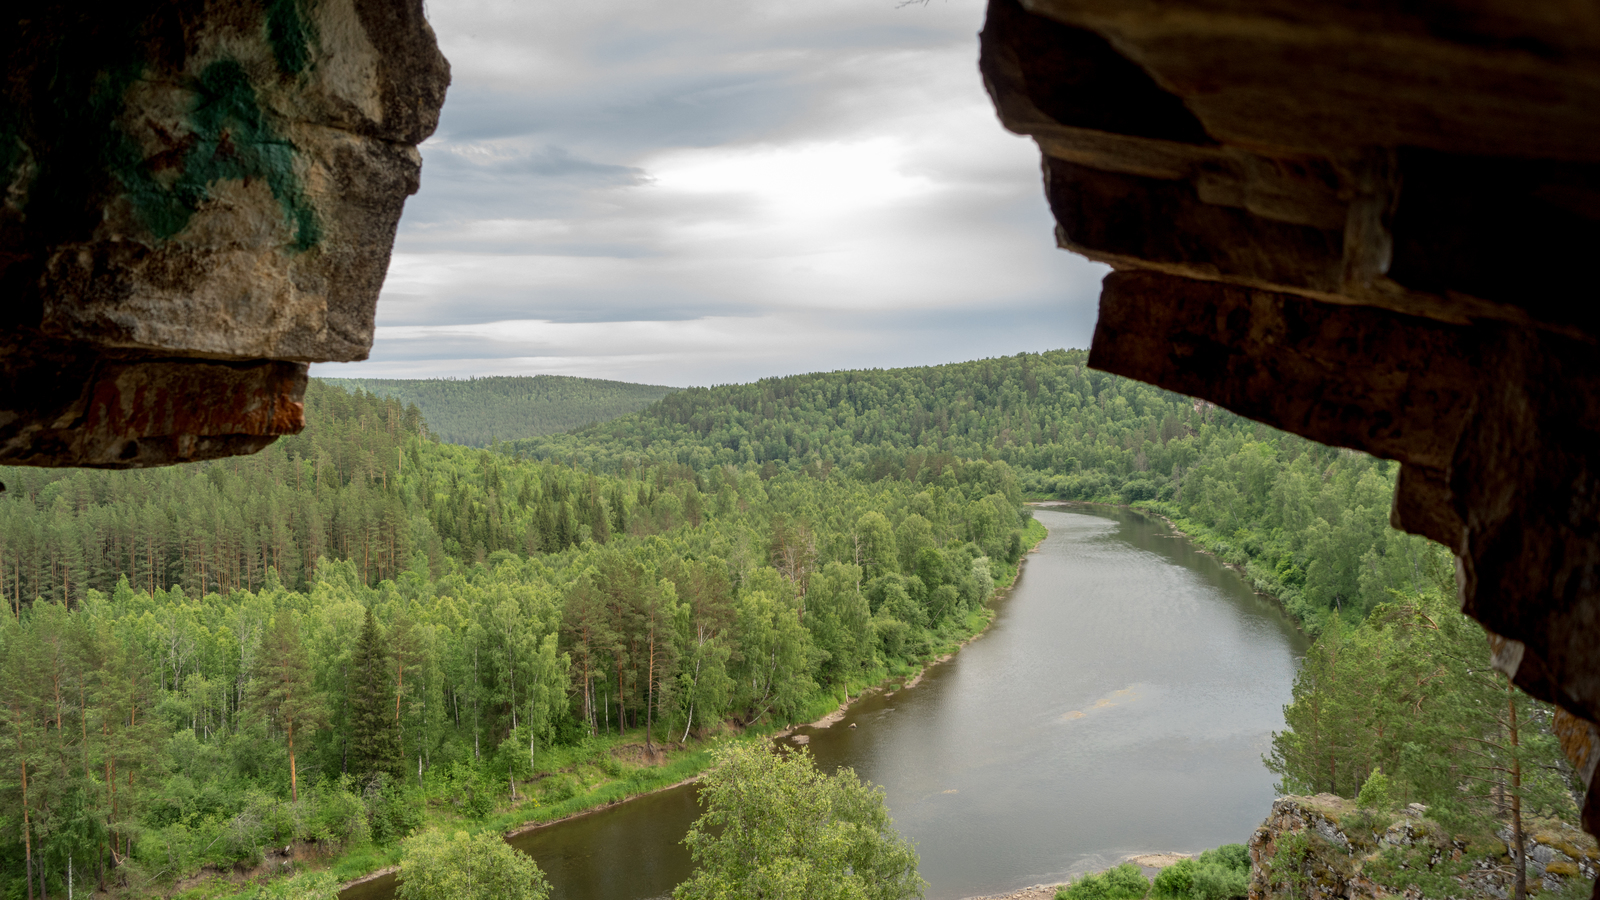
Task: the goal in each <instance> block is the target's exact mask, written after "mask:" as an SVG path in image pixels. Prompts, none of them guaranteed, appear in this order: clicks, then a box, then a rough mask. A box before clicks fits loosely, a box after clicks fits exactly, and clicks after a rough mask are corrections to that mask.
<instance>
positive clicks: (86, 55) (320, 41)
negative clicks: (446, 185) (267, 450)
mask: <svg viewBox="0 0 1600 900" xmlns="http://www.w3.org/2000/svg"><path fill="white" fill-rule="evenodd" d="M16 18H17V23H16V26H15V27H14V28H11V27H8V28H7V29H6V32H5V35H4V37H0V43H3V45H4V49H5V54H6V59H7V75H8V79H7V81H6V83H5V85H4V87H3V88H0V90H3V91H4V94H5V104H4V109H3V110H0V291H3V296H4V297H5V301H6V302H5V304H4V312H3V313H0V347H3V348H4V350H3V352H4V354H5V356H4V359H3V360H0V365H3V366H4V367H5V368H6V369H7V371H8V372H9V373H10V374H11V379H10V381H9V383H8V385H6V386H5V387H0V462H7V463H31V464H39V465H102V466H103V465H119V466H123V465H153V464H164V463H169V462H174V461H179V460H182V459H197V458H205V457H208V456H218V455H227V454H230V453H238V452H251V451H253V450H254V449H258V448H259V447H260V446H264V445H265V444H266V443H268V442H270V440H271V438H272V436H274V435H276V434H281V433H292V432H293V431H297V430H298V429H299V427H300V424H299V423H300V417H299V414H298V413H297V412H291V411H290V410H292V409H294V408H297V407H296V406H295V405H296V404H298V402H299V396H300V392H301V391H303V387H302V386H303V383H304V376H305V366H304V364H305V363H308V362H315V361H332V360H357V359H364V358H365V357H366V354H367V350H368V348H369V347H370V345H371V343H372V334H373V321H374V308H375V305H376V302H377V295H378V290H379V288H380V287H381V286H382V283H383V278H384V274H385V272H386V270H387V267H388V262H389V253H390V248H391V247H392V245H393V241H394V233H395V228H396V225H397V223H398V221H399V217H400V213H401V210H402V209H403V207H404V203H405V198H406V196H407V195H409V194H412V193H415V191H416V190H417V187H418V183H419V181H418V179H419V173H420V169H421V157H420V155H419V154H418V152H417V149H416V145H417V144H418V143H420V142H421V141H422V140H423V139H425V138H426V137H427V136H428V135H429V134H431V133H432V131H433V129H434V127H435V126H436V125H437V122H438V113H439V108H440V106H441V105H442V103H443V100H444V93H445V89H446V87H447V85H448V83H449V68H448V65H447V63H446V62H445V60H444V58H443V57H442V56H441V55H440V54H439V51H438V48H437V46H436V43H435V41H434V38H433V33H432V30H431V29H430V28H429V26H428V24H427V22H426V20H425V19H424V17H423V12H422V5H421V2H420V0H254V2H251V0H246V2H228V0H166V2H162V0H123V2H89V3H70V2H38V3H32V4H23V5H22V8H21V9H20V10H19V11H18V12H17V13H16ZM219 364H223V365H222V368H220V369H219V368H218V366H219ZM285 367H287V368H285ZM223 370H226V371H227V372H231V373H233V375H231V376H228V377H223V378H220V380H219V379H217V378H215V377H214V376H215V375H216V373H218V372H220V371H223ZM132 373H138V374H137V375H135V374H132ZM245 373H255V374H253V375H252V374H245ZM294 373H298V374H294ZM130 378H132V379H134V381H136V382H137V383H138V385H139V387H138V388H137V391H136V393H137V394H138V396H139V397H140V398H141V399H140V400H139V401H137V403H135V406H140V408H143V409H145V410H146V413H142V414H137V415H136V414H133V413H129V414H127V415H121V416H111V417H109V418H107V417H101V418H94V417H93V415H92V413H91V412H89V410H91V409H93V408H94V407H95V400H94V398H96V397H104V396H111V395H117V396H124V395H125V392H126V391H127V390H130V389H131V388H130V387H129V385H131V384H133V382H130V381H129V379H130ZM252 379H254V381H252ZM246 384H254V385H256V387H257V388H259V389H260V390H261V391H262V393H256V392H255V390H256V388H245V387H243V386H244V385H246ZM24 385H33V386H40V385H48V386H49V388H50V389H49V390H48V391H46V392H43V393H41V392H40V391H39V390H37V389H24V387H23V386H24ZM213 388H214V389H213ZM240 391H243V393H239V392H240ZM124 399H125V400H127V398H126V396H124ZM127 402H133V401H131V400H129V401H127ZM124 405H126V403H125V404H124ZM108 408H109V407H108ZM162 409H164V410H165V412H161V413H158V412H157V410H162ZM62 410H66V411H65V412H63V411H62ZM86 417H87V418H86ZM164 429H166V430H164Z"/></svg>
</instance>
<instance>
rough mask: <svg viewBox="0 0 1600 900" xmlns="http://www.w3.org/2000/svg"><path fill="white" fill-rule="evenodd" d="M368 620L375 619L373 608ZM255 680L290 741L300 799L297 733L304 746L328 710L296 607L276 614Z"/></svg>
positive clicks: (295, 794)
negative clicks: (314, 679) (315, 683)
mask: <svg viewBox="0 0 1600 900" xmlns="http://www.w3.org/2000/svg"><path fill="white" fill-rule="evenodd" d="M267 571H269V572H270V571H272V570H271V569H268V570H267ZM367 621H368V623H370V622H371V621H372V619H371V613H370V612H369V613H368V618H367ZM254 684H255V692H256V695H255V700H256V705H257V708H258V709H259V710H261V711H262V712H265V713H267V714H268V715H270V716H272V717H273V718H275V719H276V720H277V724H278V727H279V728H281V729H282V730H283V734H284V738H285V739H286V740H287V741H288V747H289V798H290V799H291V800H293V801H295V802H298V801H299V800H300V786H299V777H298V773H297V772H296V770H295V743H294V741H295V737H296V736H297V735H298V736H299V737H300V743H301V746H302V747H304V746H305V745H306V744H307V743H309V741H308V740H307V739H308V738H309V737H311V735H312V734H314V733H315V731H316V728H317V727H318V726H319V725H325V724H326V722H327V717H328V713H327V709H326V707H325V706H324V704H323V702H322V697H321V696H320V695H319V694H318V693H317V692H316V690H315V688H314V687H313V685H312V683H311V660H310V658H309V657H308V655H307V654H306V649H305V645H304V644H303V643H301V641H300V621H299V617H297V616H296V615H295V614H294V611H293V610H288V609H286V610H282V611H280V612H279V613H278V615H277V616H275V617H273V620H272V628H271V629H270V630H269V631H268V632H267V634H266V638H265V640H263V641H262V644H261V660H260V666H259V670H258V671H257V673H256V680H255V682H254Z"/></svg>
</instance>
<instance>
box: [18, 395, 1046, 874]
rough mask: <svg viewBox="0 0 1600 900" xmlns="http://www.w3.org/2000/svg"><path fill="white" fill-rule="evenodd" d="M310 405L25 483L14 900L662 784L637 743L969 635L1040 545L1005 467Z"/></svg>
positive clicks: (791, 697) (823, 688) (670, 737)
mask: <svg viewBox="0 0 1600 900" xmlns="http://www.w3.org/2000/svg"><path fill="white" fill-rule="evenodd" d="M306 418H307V422H308V424H307V427H306V430H305V431H304V432H303V433H302V434H299V435H295V436H293V437H287V438H284V439H282V440H279V441H278V442H277V443H275V444H273V445H272V446H270V447H268V448H266V449H265V450H263V451H262V452H260V453H258V454H255V455H253V456H248V457H240V458H231V459H224V460H216V461H212V462H206V463H197V464H194V465H186V466H173V467H170V468H162V469H147V470H134V471H124V472H108V471H92V470H61V469H56V470H50V469H26V468H9V467H8V468H3V469H0V480H3V481H4V482H5V484H6V486H7V488H8V490H7V491H6V493H5V494H4V495H3V496H0V596H3V597H4V598H5V600H4V604H3V605H0V885H5V886H6V889H4V890H0V895H4V896H7V897H16V896H21V893H19V892H21V891H22V890H23V886H24V885H25V884H28V883H30V882H33V881H36V882H38V887H39V890H40V891H41V892H43V893H44V894H45V895H48V896H67V895H68V893H69V892H68V890H67V889H66V882H67V878H68V873H69V872H71V873H72V876H71V877H72V878H73V879H75V885H76V890H79V891H88V890H90V889H92V888H93V887H94V886H95V885H96V884H98V885H100V886H102V888H104V887H107V886H109V887H112V888H115V889H116V893H117V894H118V895H120V896H154V895H161V896H171V895H173V894H174V893H176V892H177V889H176V885H178V884H180V883H181V881H180V880H181V879H185V878H189V877H191V876H194V875H195V874H196V873H198V872H200V871H201V870H202V867H204V866H210V867H213V868H214V869H215V870H220V871H223V872H229V871H232V870H233V867H235V866H246V867H248V866H252V865H256V864H258V863H261V862H262V861H263V859H264V854H265V853H266V852H267V851H268V850H270V849H271V848H275V847H283V846H285V845H287V844H289V843H290V842H291V841H295V840H299V841H303V842H308V843H314V844H315V846H316V847H317V854H318V855H321V854H323V853H326V852H329V851H332V850H334V849H336V848H338V847H341V846H343V847H345V848H357V849H355V850H352V852H366V851H362V850H360V849H359V848H362V847H367V846H369V845H378V846H381V847H392V846H393V845H394V843H395V842H396V841H397V840H399V839H400V838H402V837H404V836H405V835H406V834H407V833H408V832H410V831H412V830H414V829H416V828H418V827H419V826H420V825H421V824H422V823H423V822H424V821H428V822H433V823H436V824H439V825H440V826H441V827H444V828H445V830H446V832H447V833H454V831H455V830H457V828H459V827H464V826H465V824H466V822H467V820H474V821H477V822H480V823H481V822H483V821H485V819H486V817H489V816H491V815H496V814H499V813H497V810H501V811H506V814H507V815H510V814H512V813H511V812H510V811H511V810H514V809H520V808H522V805H523V804H526V807H527V810H528V811H532V810H533V809H534V808H536V807H537V806H538V805H539V804H540V803H547V804H552V805H556V804H561V803H565V802H567V801H569V800H570V801H573V802H577V801H576V800H575V797H577V795H579V794H583V795H584V796H588V797H591V798H592V797H593V796H594V795H593V794H588V793H585V792H588V791H590V790H591V788H593V789H594V790H596V791H598V790H602V787H600V785H602V784H604V785H608V786H607V787H604V788H603V789H604V790H612V789H615V790H619V791H621V790H626V789H630V788H628V786H629V785H633V786H635V787H636V786H637V784H638V782H635V781H632V780H630V779H631V776H628V775H627V773H628V772H630V771H632V770H631V769H628V768H626V767H624V766H623V765H622V763H621V762H619V756H618V755H614V754H613V753H612V752H611V749H612V748H613V747H614V746H616V745H618V744H621V743H622V742H625V741H631V742H636V743H640V744H644V745H645V753H646V754H649V753H650V752H652V751H651V748H652V747H653V746H659V745H660V744H662V743H667V742H672V743H677V742H681V741H684V740H685V739H686V737H687V736H688V735H690V734H691V733H693V732H696V731H700V732H705V731H707V730H712V731H716V730H718V729H722V728H723V727H724V723H725V722H727V721H729V720H731V721H732V722H734V723H735V727H737V728H744V727H746V726H751V725H756V724H759V723H767V724H771V723H773V722H780V723H781V722H792V721H795V720H796V717H799V716H802V715H813V714H820V712H821V711H824V710H827V709H832V708H834V707H835V706H837V704H838V703H839V701H840V699H841V694H842V693H843V692H845V691H846V690H853V691H858V690H860V689H861V687H863V686H865V685H866V684H869V683H873V682H876V681H878V680H881V679H882V678H883V677H885V676H886V675H888V674H890V673H891V672H894V673H907V672H910V671H912V669H911V664H912V663H915V662H919V661H921V660H925V659H927V658H928V657H929V656H930V655H932V654H933V652H934V649H935V648H941V647H948V646H953V643H954V642H955V641H958V640H960V639H961V638H962V637H963V636H966V635H970V634H971V633H972V632H973V631H974V630H975V629H976V628H977V627H978V626H979V625H981V624H982V621H983V616H984V613H983V608H984V606H985V604H986V603H987V602H988V600H989V599H990V598H991V597H992V595H993V593H994V591H995V589H996V585H997V583H1007V582H1009V581H1010V580H1011V578H1012V577H1014V574H1015V572H1016V565H1017V561H1018V559H1019V558H1020V556H1021V554H1022V552H1023V550H1024V549H1025V546H1026V541H1028V540H1036V539H1037V538H1038V537H1041V536H1042V535H1041V533H1040V532H1041V531H1042V529H1040V528H1039V526H1038V525H1037V523H1032V522H1030V521H1029V518H1028V516H1027V512H1026V510H1025V509H1023V508H1022V507H1021V505H1020V500H1021V493H1020V491H1019V489H1018V487H1017V484H1016V479H1015V478H1014V477H1013V476H1012V474H1011V471H1010V468H1009V467H1008V466H1006V465H1005V464H1003V463H989V462H986V461H983V460H977V461H970V462H969V461H958V462H954V463H952V464H950V465H947V466H944V467H942V468H941V469H939V470H938V471H932V470H930V474H931V475H932V476H934V477H936V478H937V479H938V483H937V484H933V483H921V482H916V481H909V480H905V479H884V480H879V481H872V482H869V481H863V480H861V479H857V478H852V477H850V476H849V474H847V473H845V472H844V471H843V470H839V469H834V470H832V471H829V470H828V469H827V468H826V467H811V468H809V469H802V468H797V469H794V470H786V471H783V472H778V473H774V474H773V475H772V477H770V478H762V477H761V476H760V475H759V474H758V472H757V471H756V470H755V468H754V467H749V468H745V469H738V468H734V467H711V468H709V469H706V470H703V471H695V470H691V469H689V468H687V467H685V466H681V465H677V464H674V463H660V464H652V465H646V466H636V467H633V468H629V469H625V470H621V471H618V472H615V473H607V474H596V473H591V472H585V471H582V470H579V469H574V468H571V467H569V466H564V465H558V464H552V463H543V462H537V461H531V460H515V459H509V458H507V457H505V456H503V455H500V454H496V453H494V452H492V451H488V450H482V449H473V448H468V447H461V446H454V445H449V444H442V443H439V442H438V441H435V440H432V439H429V438H428V437H427V436H426V435H425V434H424V433H423V430H422V425H421V414H420V412H419V411H418V409H417V408H416V407H415V406H410V407H407V406H402V405H401V404H400V403H399V402H398V401H397V400H394V399H393V398H378V397H374V396H373V395H371V394H368V393H365V392H361V393H358V394H354V395H352V394H348V393H345V392H344V391H342V390H340V389H338V388H335V387H332V386H329V385H327V384H323V383H318V382H313V383H312V384H311V385H310V386H309V388H308V389H307V392H306ZM1025 534H1028V535H1031V537H1029V538H1025V537H1024V535H1025ZM588 759H593V760H595V761H596V762H595V764H594V765H593V766H590V767H589V768H588V769H586V770H585V772H587V774H584V773H578V772H575V771H574V768H573V767H574V760H588ZM586 765H587V764H586ZM536 772H537V773H549V775H550V777H545V778H542V779H540V780H539V781H538V782H537V784H536V785H530V784H529V783H528V781H529V780H530V779H532V778H533V774H534V773H536ZM680 777H681V776H680ZM605 779H612V780H611V781H606V780H605ZM519 785H520V787H519ZM530 794H532V795H533V796H529V795H530ZM593 802H601V801H593ZM518 814H519V815H520V814H521V813H518ZM382 852H384V853H387V852H389V851H387V850H385V851H382ZM376 859H377V860H378V862H377V863H376V864H375V865H374V866H373V867H376V865H382V864H383V863H382V860H383V859H384V857H382V856H377V857H376ZM74 861H76V863H75V865H74ZM197 895H198V894H197ZM291 895H292V896H310V895H302V894H292V893H291V894H276V895H275V896H291ZM207 896H212V895H211V894H207ZM316 896H319V897H324V896H325V897H331V896H332V887H330V888H329V890H328V892H327V893H325V894H318V895H316Z"/></svg>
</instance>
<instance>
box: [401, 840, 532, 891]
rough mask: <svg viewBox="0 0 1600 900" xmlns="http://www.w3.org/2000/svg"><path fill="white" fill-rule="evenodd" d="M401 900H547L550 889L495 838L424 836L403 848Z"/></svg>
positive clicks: (521, 858)
mask: <svg viewBox="0 0 1600 900" xmlns="http://www.w3.org/2000/svg"><path fill="white" fill-rule="evenodd" d="M404 846H405V853H404V856H402V857H401V860H400V889H399V891H397V892H396V896H398V897H399V898H400V900H545V898H547V897H549V896H550V884H549V882H547V881H545V878H544V872H542V871H540V869H539V867H538V865H536V864H535V863H534V861H533V860H532V859H529V858H528V857H527V856H524V855H523V854H521V853H518V852H517V851H516V850H513V849H512V848H511V845H510V844H507V843H506V842H505V841H504V840H502V839H501V837H500V835H499V834H498V833H495V832H484V833H482V834H479V835H475V836H471V837H469V836H468V835H467V833H466V832H465V831H458V832H456V833H455V835H454V836H447V835H445V834H444V833H443V832H439V831H428V832H424V833H422V834H420V835H417V836H416V837H412V838H408V839H407V840H406V842H405V845H404Z"/></svg>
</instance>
